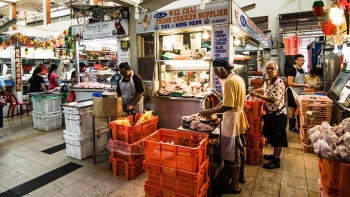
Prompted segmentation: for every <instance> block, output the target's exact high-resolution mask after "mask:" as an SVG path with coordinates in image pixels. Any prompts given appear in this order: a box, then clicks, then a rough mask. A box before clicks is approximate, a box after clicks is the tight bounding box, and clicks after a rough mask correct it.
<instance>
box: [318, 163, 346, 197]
mask: <svg viewBox="0 0 350 197" xmlns="http://www.w3.org/2000/svg"><path fill="white" fill-rule="evenodd" d="M318 166H319V169H320V174H321V180H322V184H323V188H324V191H325V193H326V194H327V195H329V196H339V197H350V176H349V175H350V164H348V163H343V162H340V161H334V160H328V159H322V158H319V159H318Z"/></svg>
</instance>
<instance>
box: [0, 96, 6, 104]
mask: <svg viewBox="0 0 350 197" xmlns="http://www.w3.org/2000/svg"><path fill="white" fill-rule="evenodd" d="M4 105H6V100H5V97H4V96H0V107H2V106H4Z"/></svg>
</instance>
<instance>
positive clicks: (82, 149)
mask: <svg viewBox="0 0 350 197" xmlns="http://www.w3.org/2000/svg"><path fill="white" fill-rule="evenodd" d="M63 138H64V141H65V142H66V151H67V156H70V157H73V158H75V159H79V160H82V159H84V158H86V157H89V156H91V155H92V152H93V150H92V136H87V137H85V138H84V139H81V140H75V139H73V138H70V137H69V136H66V135H64V136H63Z"/></svg>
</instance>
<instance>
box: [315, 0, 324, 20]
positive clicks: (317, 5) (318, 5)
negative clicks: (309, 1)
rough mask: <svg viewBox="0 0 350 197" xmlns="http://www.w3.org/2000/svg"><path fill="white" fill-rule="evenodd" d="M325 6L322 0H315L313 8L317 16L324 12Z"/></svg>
mask: <svg viewBox="0 0 350 197" xmlns="http://www.w3.org/2000/svg"><path fill="white" fill-rule="evenodd" d="M323 6H324V3H323V1H322V0H317V1H314V3H313V5H312V8H313V13H314V15H315V16H321V15H322V14H323V13H324V10H323Z"/></svg>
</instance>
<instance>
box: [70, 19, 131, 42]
mask: <svg viewBox="0 0 350 197" xmlns="http://www.w3.org/2000/svg"><path fill="white" fill-rule="evenodd" d="M71 33H72V36H73V39H74V40H85V39H95V38H109V37H116V36H125V35H129V22H128V19H118V20H116V21H106V22H98V23H89V24H86V25H74V26H71Z"/></svg>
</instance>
